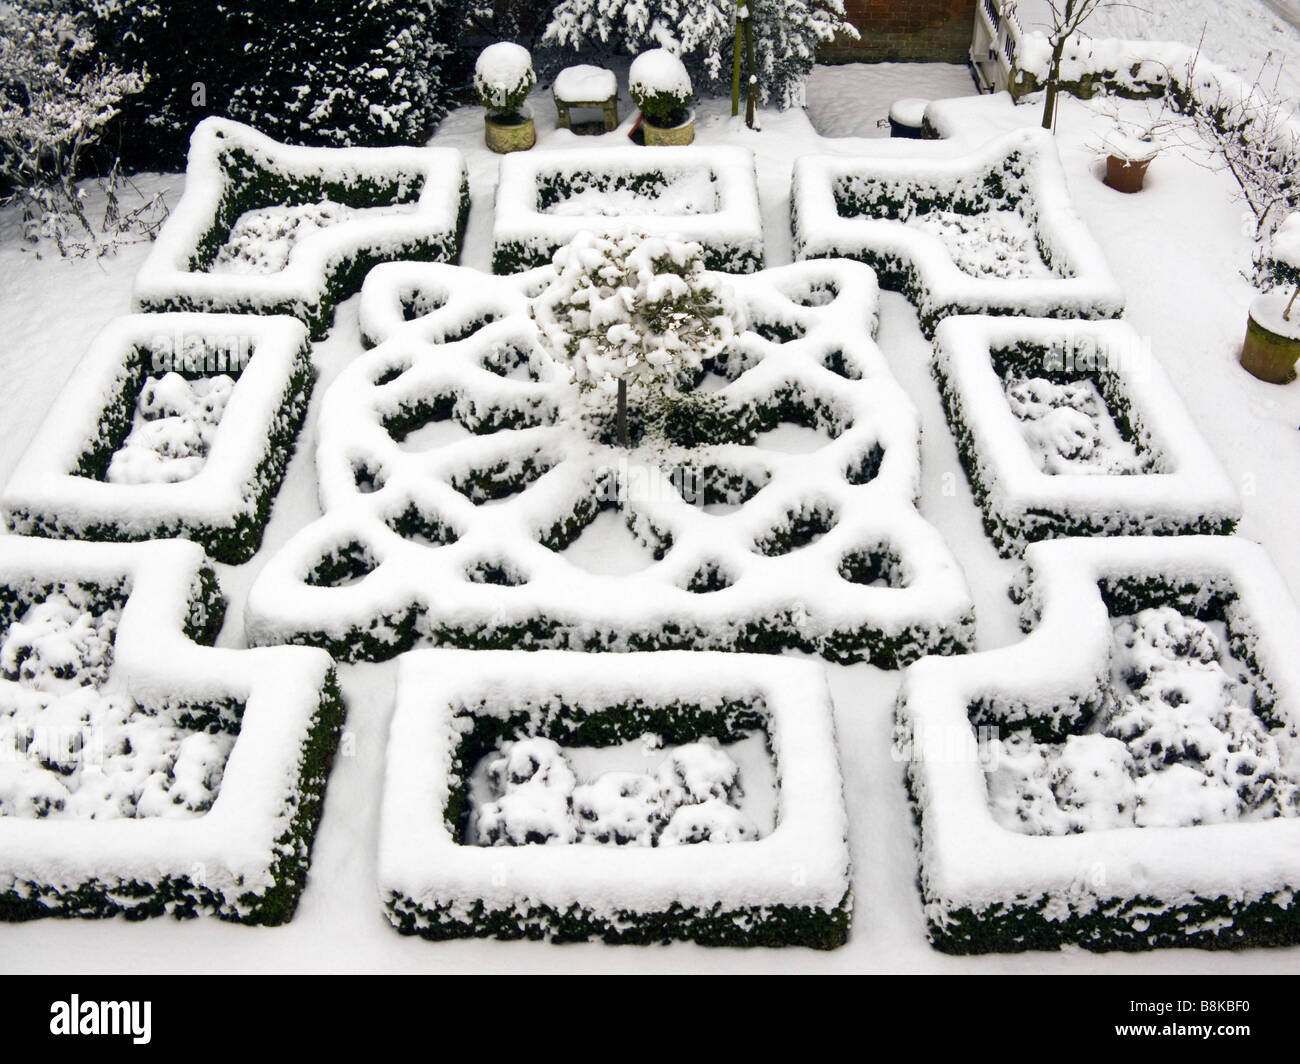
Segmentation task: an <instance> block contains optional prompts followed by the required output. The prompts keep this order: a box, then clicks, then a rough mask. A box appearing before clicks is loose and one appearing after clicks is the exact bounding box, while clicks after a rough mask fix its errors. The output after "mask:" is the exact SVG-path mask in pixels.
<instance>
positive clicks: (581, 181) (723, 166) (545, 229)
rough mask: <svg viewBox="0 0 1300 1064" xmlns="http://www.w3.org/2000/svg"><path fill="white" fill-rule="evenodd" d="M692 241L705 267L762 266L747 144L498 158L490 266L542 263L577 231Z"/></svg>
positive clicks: (508, 268)
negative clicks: (701, 249)
mask: <svg viewBox="0 0 1300 1064" xmlns="http://www.w3.org/2000/svg"><path fill="white" fill-rule="evenodd" d="M626 228H632V229H634V230H637V231H639V232H644V233H648V234H651V235H654V236H663V235H668V234H674V235H677V236H681V237H685V238H686V239H688V240H695V241H698V242H699V243H700V244H701V245H702V246H703V247H704V256H705V264H706V266H707V267H708V268H709V269H711V270H722V271H726V272H730V273H748V272H750V271H753V270H760V269H762V268H763V222H762V217H761V215H760V213H759V208H758V183H757V179H756V176H755V172H754V157H753V155H752V154H751V153H750V152H748V151H746V150H745V149H743V148H727V147H720V148H680V147H677V148H671V147H670V148H616V149H598V150H594V151H593V150H586V151H575V150H570V151H529V152H517V153H515V154H512V155H507V156H506V157H505V158H503V159H502V160H501V181H500V184H499V185H498V186H497V199H496V221H495V224H494V227H493V251H492V269H493V270H494V271H495V272H497V273H517V272H519V271H520V270H527V269H530V268H532V267H534V266H543V265H547V264H548V263H550V261H551V257H552V256H553V255H554V254H555V250H556V248H558V247H560V246H561V245H563V244H567V243H569V241H571V240H572V239H573V238H574V237H575V236H576V235H577V234H578V233H579V232H582V231H583V230H591V231H592V232H597V233H600V232H607V231H609V230H612V229H626Z"/></svg>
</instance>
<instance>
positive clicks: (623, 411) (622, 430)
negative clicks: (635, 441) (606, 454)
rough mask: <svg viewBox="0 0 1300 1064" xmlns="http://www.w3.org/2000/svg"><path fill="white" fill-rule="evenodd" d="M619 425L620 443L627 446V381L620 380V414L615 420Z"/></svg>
mask: <svg viewBox="0 0 1300 1064" xmlns="http://www.w3.org/2000/svg"><path fill="white" fill-rule="evenodd" d="M615 424H616V425H617V426H618V445H619V446H620V447H626V446H627V381H625V380H620V381H619V382H618V416H617V419H616V421H615Z"/></svg>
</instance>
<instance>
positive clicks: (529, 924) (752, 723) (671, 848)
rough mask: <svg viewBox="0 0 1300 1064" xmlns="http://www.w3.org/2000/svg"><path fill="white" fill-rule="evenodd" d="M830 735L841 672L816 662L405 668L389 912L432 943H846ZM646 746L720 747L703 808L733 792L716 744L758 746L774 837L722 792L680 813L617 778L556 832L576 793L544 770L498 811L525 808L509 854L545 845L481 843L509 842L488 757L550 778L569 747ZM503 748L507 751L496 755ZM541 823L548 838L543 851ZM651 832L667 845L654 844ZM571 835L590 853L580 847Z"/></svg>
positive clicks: (643, 660) (570, 657) (613, 659)
mask: <svg viewBox="0 0 1300 1064" xmlns="http://www.w3.org/2000/svg"><path fill="white" fill-rule="evenodd" d="M832 728H833V725H832V707H831V703H830V697H829V692H828V690H827V688H826V681H825V678H824V677H823V676H822V675H821V673H820V671H819V670H818V669H817V668H816V667H815V666H811V665H809V664H808V663H806V662H798V661H791V660H785V659H780V658H772V657H763V658H753V657H748V656H743V655H740V656H738V655H730V654H694V653H658V654H618V655H610V654H566V653H563V652H555V651H540V652H538V653H535V654H525V655H520V654H517V653H512V652H509V651H478V652H475V651H447V650H433V651H418V652H415V653H411V654H407V655H405V656H403V658H402V659H401V663H400V668H399V672H398V681H397V703H396V707H395V710H394V714H393V721H392V727H391V731H390V734H389V740H388V752H387V759H386V764H385V778H384V794H383V800H382V805H381V810H380V843H379V879H380V889H381V893H382V895H383V898H384V903H385V906H386V908H387V915H388V918H389V920H391V921H392V923H393V925H394V926H395V927H396V928H397V929H398V930H399V931H401V932H403V933H405V934H418V935H423V936H425V937H428V938H433V939H445V938H453V937H464V936H471V935H494V936H498V937H502V938H517V937H522V936H527V937H530V938H540V937H548V938H553V939H556V940H559V941H566V940H567V941H572V940H582V939H592V938H601V939H604V940H605V941H607V942H659V941H666V940H669V939H687V940H693V941H696V942H699V943H707V944H715V945H724V944H725V945H733V946H757V945H767V946H781V945H805V946H812V947H814V948H819V949H830V948H834V947H835V946H838V945H841V944H842V943H843V942H844V941H845V938H846V937H847V933H848V924H849V908H850V899H849V895H848V889H849V879H848V873H849V864H848V850H847V845H846V834H847V821H846V818H845V814H844V806H843V797H842V791H841V785H840V774H839V765H838V762H837V757H836V752H835V742H834V734H833V730H832ZM647 733H650V734H654V735H656V736H659V737H660V738H662V740H663V742H664V743H666V744H671V745H675V746H677V747H678V752H679V753H682V752H684V758H685V760H686V761H687V762H689V763H691V764H692V765H693V766H696V765H698V763H699V761H700V756H701V755H702V751H701V750H700V749H697V747H701V746H702V747H704V748H706V749H707V751H708V753H707V757H706V758H705V760H706V761H707V765H706V766H705V772H704V775H706V776H709V777H710V780H709V783H708V785H707V786H706V785H705V782H704V781H703V780H699V781H697V782H699V784H700V787H699V790H700V793H701V794H707V793H710V792H711V791H713V790H717V789H722V790H725V789H726V788H725V787H723V786H722V781H723V779H726V778H734V775H735V765H734V764H732V765H731V767H730V769H729V770H726V771H724V772H722V773H721V774H719V772H718V771H717V770H718V769H719V768H720V767H721V766H720V760H721V758H725V757H726V756H727V755H726V753H725V751H724V750H723V749H722V748H721V747H720V746H719V745H718V744H719V743H724V744H729V743H739V742H741V741H744V740H747V739H750V738H753V737H755V734H756V733H757V737H758V740H759V741H760V742H761V741H765V743H766V745H765V746H762V747H760V748H761V749H762V750H763V751H764V753H765V755H766V756H765V760H767V759H768V758H770V765H771V768H772V769H773V770H774V773H775V778H774V780H773V783H772V784H771V786H773V788H774V789H775V788H779V793H780V817H779V819H776V818H775V817H774V818H773V821H770V822H769V823H771V825H772V826H771V830H768V831H766V833H765V834H763V833H760V831H759V830H758V828H757V825H756V823H755V821H754V820H753V819H751V818H750V817H749V816H748V814H746V813H745V812H743V811H742V810H741V809H739V808H737V807H736V806H735V805H732V804H728V803H727V802H726V800H725V799H724V798H721V797H712V798H706V799H705V800H704V801H702V802H700V801H691V802H688V803H686V804H683V805H681V806H680V807H679V808H677V809H675V810H673V811H671V812H672V815H671V817H670V816H669V810H666V809H665V808H664V807H663V805H662V801H661V799H660V798H659V792H658V791H657V789H656V787H655V786H654V785H655V782H656V781H655V778H654V777H653V776H651V775H650V774H648V773H632V772H619V773H611V774H609V775H608V776H601V777H600V778H599V779H598V780H597V781H595V782H594V783H592V784H579V785H578V786H577V787H573V788H572V791H571V796H572V802H573V807H574V809H575V810H577V811H578V813H577V816H576V817H575V815H574V813H573V812H570V813H569V814H568V815H569V817H570V819H569V820H568V821H567V822H564V821H563V820H561V821H560V822H559V823H556V822H555V821H553V820H552V819H551V816H550V814H554V813H556V812H557V811H558V810H559V808H560V803H559V802H557V801H555V797H556V796H557V795H558V794H560V793H562V788H555V787H548V786H547V785H546V783H545V782H543V781H539V780H538V779H537V778H536V775H535V774H534V775H533V776H529V777H528V778H526V779H525V780H524V781H523V782H521V783H516V784H511V786H513V788H514V789H513V790H511V791H510V792H509V793H508V794H506V795H504V796H501V797H499V798H497V799H496V800H495V801H494V802H491V803H490V804H488V805H487V806H485V807H483V812H484V813H485V814H490V818H491V819H490V823H491V825H492V826H494V827H495V826H497V825H499V824H500V823H501V820H502V818H501V816H500V814H501V813H502V812H503V811H505V805H506V800H507V799H522V800H523V801H522V803H512V807H511V808H510V809H509V813H510V814H511V817H510V821H511V826H512V827H515V828H518V829H520V832H521V833H520V836H519V838H518V839H517V840H511V841H522V842H532V843H539V844H535V845H518V844H516V845H496V846H492V847H491V848H485V847H484V846H482V845H475V844H474V842H475V841H477V842H479V843H483V842H487V841H499V837H498V838H496V839H492V840H488V839H485V838H484V837H483V836H482V834H481V832H480V835H479V837H478V838H477V840H474V839H473V838H472V834H471V828H472V827H473V790H472V781H471V776H473V775H474V774H475V773H474V770H475V767H476V766H478V765H480V764H481V763H482V761H483V760H484V758H487V759H489V760H490V761H492V760H495V759H496V758H498V757H504V758H508V759H513V757H514V755H515V754H516V753H517V752H518V751H519V749H520V747H521V746H523V747H525V749H526V751H527V750H531V752H532V753H533V754H536V755H539V756H537V757H533V758H531V760H533V761H536V762H537V763H539V764H540V763H541V762H543V761H545V762H546V763H547V765H548V766H549V768H550V769H551V770H552V775H551V777H550V782H554V781H555V777H556V774H555V773H554V770H555V768H556V764H555V762H554V760H553V754H554V752H555V750H556V749H557V748H559V747H584V748H592V747H595V748H600V747H615V746H619V745H620V744H624V743H628V742H629V741H635V740H637V739H638V738H640V737H642V736H644V735H646V734H647ZM503 736H504V737H507V740H506V741H507V743H509V744H510V745H509V746H508V747H505V748H503V749H502V752H501V753H500V754H498V753H497V743H498V742H500V740H501V739H502V737H503ZM511 737H512V738H511ZM769 750H770V751H771V753H770V754H766V752H767V751H769ZM692 751H694V752H692ZM540 755H544V756H540ZM746 771H749V769H748V768H747V770H746ZM559 775H562V774H559ZM499 778H508V774H499ZM566 778H568V777H566ZM683 794H684V792H683ZM523 804H526V805H527V808H526V809H525V808H523ZM516 806H518V807H516ZM587 814H591V815H590V816H588V815H587ZM482 820H483V817H482V816H480V817H479V821H478V822H479V825H480V827H481V825H482ZM526 825H531V830H532V831H533V832H534V833H535V835H536V837H533V838H528V837H527V834H528V833H527V832H526V831H523V830H522V829H523V828H524V827H525V826H526ZM539 828H540V829H542V830H538V829H539ZM546 832H550V834H547V835H546V837H545V838H543V837H542V836H543V835H544V834H545V833H546ZM655 832H658V833H659V838H658V845H649V844H647V839H648V837H649V836H651V835H652V834H653V833H655ZM570 833H573V834H572V835H570ZM571 840H572V841H575V842H577V843H579V844H576V845H565V844H564V842H566V841H571ZM543 842H544V843H545V844H540V843H543ZM597 843H606V844H605V845H598V844H597ZM620 843H621V844H620ZM637 843H639V844H637ZM692 844H694V845H692ZM791 868H796V869H798V870H799V871H800V873H801V874H799V875H793V876H792V875H791V873H790V869H791Z"/></svg>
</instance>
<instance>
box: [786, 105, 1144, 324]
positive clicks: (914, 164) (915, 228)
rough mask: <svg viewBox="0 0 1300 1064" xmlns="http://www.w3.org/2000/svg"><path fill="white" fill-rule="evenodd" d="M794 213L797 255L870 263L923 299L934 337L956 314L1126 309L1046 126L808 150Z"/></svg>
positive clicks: (1088, 313)
mask: <svg viewBox="0 0 1300 1064" xmlns="http://www.w3.org/2000/svg"><path fill="white" fill-rule="evenodd" d="M884 143H886V144H887V143H888V142H884ZM791 212H792V214H793V221H794V237H795V241H794V243H795V257H796V258H799V259H807V258H814V257H819V256H831V257H838V256H843V257H847V258H855V259H860V260H862V261H864V262H866V263H868V264H869V265H870V266H872V267H873V268H874V269H875V270H876V271H877V273H878V274H879V276H880V282H881V284H882V285H884V286H885V287H887V288H893V289H897V290H900V291H902V292H903V293H904V294H905V295H906V296H907V297H908V298H909V299H910V300H911V301H912V302H913V303H914V304H915V305H916V308H917V311H918V313H919V314H920V318H921V327H922V329H923V330H924V331H925V332H926V334H927V335H933V334H934V330H935V328H936V327H937V325H938V324H939V322H940V321H942V320H943V319H944V318H946V317H949V316H950V315H953V314H1018V315H1026V316H1029V317H1050V318H1073V317H1080V318H1112V317H1117V316H1118V315H1119V314H1120V312H1121V311H1122V310H1123V305H1124V303H1123V293H1122V292H1121V291H1120V289H1119V286H1118V285H1117V284H1116V282H1115V280H1114V278H1113V277H1112V275H1111V272H1110V269H1109V267H1108V266H1107V265H1106V261H1105V258H1104V257H1103V255H1102V252H1101V248H1100V247H1098V246H1097V243H1096V241H1095V240H1094V239H1093V238H1092V236H1091V234H1090V233H1089V232H1088V231H1087V229H1086V228H1085V227H1084V225H1083V222H1082V220H1081V219H1080V218H1079V215H1078V212H1077V211H1076V210H1075V209H1074V206H1073V204H1072V203H1071V201H1070V196H1069V192H1068V190H1067V188H1066V184H1065V173H1064V170H1063V168H1062V166H1061V161H1060V156H1059V155H1058V153H1057V150H1056V146H1055V144H1054V142H1053V140H1052V137H1051V136H1050V135H1049V134H1047V133H1046V132H1044V131H1042V130H1032V129H1029V130H1019V131H1016V132H1013V133H1009V134H1007V135H1006V136H1003V137H999V138H996V139H994V140H992V141H990V142H989V143H988V144H987V145H984V146H983V147H981V148H979V149H977V150H975V151H973V152H967V151H965V150H964V149H962V148H961V147H960V146H956V147H954V145H953V144H951V143H948V142H944V141H936V142H924V143H923V142H915V143H914V145H913V146H912V147H911V148H910V149H909V152H908V154H906V155H899V154H897V153H896V152H895V151H894V150H893V149H892V148H890V149H887V150H884V149H882V150H881V151H880V152H879V153H875V152H864V151H859V152H856V153H855V154H854V155H853V156H851V157H847V156H842V155H835V156H833V155H805V156H803V157H801V158H799V159H797V160H796V161H795V167H794V184H793V190H792V203H791Z"/></svg>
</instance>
